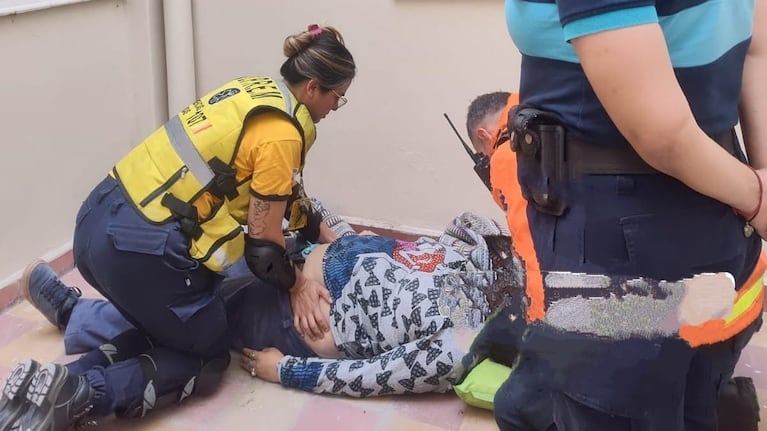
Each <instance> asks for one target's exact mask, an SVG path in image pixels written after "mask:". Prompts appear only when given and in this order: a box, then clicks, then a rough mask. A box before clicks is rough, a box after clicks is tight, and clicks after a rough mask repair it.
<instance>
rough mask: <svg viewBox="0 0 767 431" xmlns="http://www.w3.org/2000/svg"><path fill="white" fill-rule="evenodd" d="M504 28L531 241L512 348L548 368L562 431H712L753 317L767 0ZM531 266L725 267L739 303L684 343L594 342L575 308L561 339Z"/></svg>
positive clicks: (537, 6)
mask: <svg viewBox="0 0 767 431" xmlns="http://www.w3.org/2000/svg"><path fill="white" fill-rule="evenodd" d="M506 16H507V23H508V27H509V31H510V34H511V36H512V39H513V40H514V43H515V44H516V46H517V48H519V50H520V51H521V53H522V73H521V82H520V96H521V107H520V109H518V110H516V111H515V112H514V113H512V115H511V116H510V118H509V127H510V128H511V129H512V131H513V138H512V141H511V145H512V147H513V148H514V149H515V150H516V151H517V159H518V178H519V182H520V183H521V186H522V193H523V195H524V196H525V198H526V199H527V200H528V206H527V211H526V215H527V218H528V224H529V227H530V232H531V234H532V239H533V245H534V247H533V249H532V250H531V251H529V252H528V253H527V254H526V255H524V256H523V259H524V260H525V262H526V264H527V273H526V275H527V299H528V307H527V319H528V321H530V322H531V323H532V325H530V328H529V331H528V332H527V333H526V334H525V336H524V343H523V354H527V355H528V356H529V357H536V358H540V359H542V360H543V361H544V363H545V364H547V367H544V369H543V370H542V371H541V373H542V374H545V375H548V376H549V377H550V378H551V380H552V382H553V384H554V396H553V402H554V420H555V422H556V425H557V427H558V429H561V430H596V431H599V430H611V431H615V430H634V431H636V430H642V431H650V430H663V431H681V430H716V429H717V421H716V401H717V397H718V392H719V389H720V387H721V386H722V385H723V382H726V381H728V380H729V377H730V376H731V374H732V371H733V369H734V366H735V363H736V362H737V360H738V357H739V355H740V351H741V349H742V348H743V346H744V345H745V344H746V343H747V342H748V340H749V339H750V337H751V335H752V334H753V332H754V331H756V330H757V329H758V328H759V326H760V325H761V320H762V310H763V292H762V290H763V288H762V282H761V279H762V276H763V274H764V265H762V264H759V257H760V253H761V240H760V238H759V236H760V235H761V236H763V237H765V234H767V210H765V209H764V208H763V207H764V205H765V199H764V197H765V190H764V186H763V182H762V178H764V176H765V174H767V169H765V168H767V151H765V148H767V147H765V145H767V129H766V127H767V122H765V121H764V120H765V112H767V83H765V81H764V80H763V79H762V76H764V73H765V66H764V65H765V64H767V10H766V9H765V5H764V3H763V2H758V1H757V2H754V1H753V0H736V1H731V2H726V3H724V2H719V1H714V0H704V1H685V0H683V1H677V2H627V1H622V0H604V1H599V2H572V1H564V0H561V1H560V0H557V1H553V2H548V3H541V2H538V1H532V0H507V1H506ZM739 120H740V122H741V126H742V128H743V132H744V134H743V136H744V143H745V148H746V150H747V153H748V156H749V159H748V163H747V162H746V157H745V156H744V154H743V153H742V152H741V149H740V146H739V144H738V142H737V137H736V135H735V133H734V131H733V127H734V126H735V125H736V124H737V123H738V121H739ZM733 210H734V211H733ZM541 271H570V272H585V273H601V274H608V275H615V276H626V277H637V276H647V277H652V278H654V279H658V280H678V279H682V278H685V277H690V276H691V275H693V274H696V273H701V272H729V273H730V274H732V275H733V276H734V279H735V285H736V287H737V296H736V300H735V303H734V304H732V305H733V306H732V312H730V313H729V314H727V315H725V316H716V317H713V318H711V320H709V321H706V322H704V323H702V324H699V325H692V324H689V325H683V326H682V327H681V328H680V330H679V332H678V335H679V337H678V338H673V337H668V336H665V337H664V336H659V335H657V334H652V333H647V334H644V336H641V335H638V334H635V335H631V336H624V337H612V338H611V337H610V336H601V337H597V336H595V335H593V334H590V333H584V332H579V331H577V330H572V329H567V328H568V327H569V328H572V327H577V325H579V324H582V323H584V322H585V321H583V320H580V321H579V320H578V319H582V318H584V315H583V314H578V313H577V311H578V310H576V309H573V310H572V311H573V313H572V314H569V316H570V318H571V321H569V322H565V324H564V325H562V326H561V327H552V326H551V325H548V324H547V323H546V321H547V319H546V317H547V313H546V311H547V308H548V306H549V305H550V304H551V303H552V302H555V301H558V300H567V299H569V298H556V297H555V296H554V295H552V292H551V291H550V289H549V288H545V287H544V283H543V280H542V277H541ZM570 290H571V291H573V292H575V293H576V294H578V295H582V296H586V297H588V295H589V292H586V291H585V290H583V291H575V289H570ZM561 291H564V290H561ZM561 291H560V293H561ZM650 294H651V295H653V297H654V298H656V299H662V297H663V293H662V292H659V291H653V292H651V293H650ZM690 294H691V295H693V296H695V295H705V294H704V293H699V292H691V293H690ZM650 302H652V301H648V303H650ZM579 304H582V302H581V303H579ZM646 316H647V313H642V312H641V310H637V312H636V313H633V312H632V313H629V314H627V315H620V316H612V317H613V318H614V319H616V320H615V321H616V322H623V321H627V320H632V319H634V320H636V321H637V322H639V321H640V319H642V318H646ZM586 317H587V316H586ZM650 323H651V324H653V325H658V324H660V323H662V322H650ZM598 329H599V330H600V331H602V332H603V333H607V334H609V333H610V331H611V330H613V329H616V328H611V327H606V328H598ZM514 375H515V373H512V374H511V378H512V379H513V378H514Z"/></svg>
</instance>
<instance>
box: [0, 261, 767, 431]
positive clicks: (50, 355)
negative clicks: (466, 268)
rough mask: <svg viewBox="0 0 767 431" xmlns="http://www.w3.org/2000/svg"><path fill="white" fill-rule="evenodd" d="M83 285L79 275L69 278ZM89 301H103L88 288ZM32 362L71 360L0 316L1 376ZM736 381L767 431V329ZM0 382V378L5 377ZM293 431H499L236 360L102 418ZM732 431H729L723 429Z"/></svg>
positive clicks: (485, 419) (34, 315) (439, 410)
mask: <svg viewBox="0 0 767 431" xmlns="http://www.w3.org/2000/svg"><path fill="white" fill-rule="evenodd" d="M63 279H64V281H65V282H66V283H67V284H69V285H77V286H81V287H83V286H85V283H84V282H83V281H82V279H81V278H80V277H79V274H77V272H76V271H75V272H72V273H69V274H67V275H66V276H64V277H63ZM84 294H85V295H86V296H94V297H95V296H97V294H96V293H95V292H94V291H93V290H92V289H84ZM28 357H33V358H35V359H37V360H39V361H61V362H66V361H68V360H70V359H72V358H70V357H66V356H64V353H63V343H62V336H61V334H60V333H59V332H58V331H57V330H56V329H55V328H53V327H52V326H51V325H50V324H49V323H48V322H47V321H46V320H45V318H44V317H42V315H40V314H39V313H38V312H37V311H36V310H35V309H34V308H33V307H32V306H31V305H29V304H28V303H26V302H22V303H20V304H17V305H15V306H13V307H12V308H10V309H8V310H6V311H5V312H3V313H2V314H0V376H7V375H8V372H9V371H10V369H11V368H12V367H13V366H15V364H16V363H17V362H18V361H20V360H23V359H25V358H28ZM736 374H737V375H748V376H751V377H753V378H754V381H755V383H756V385H757V387H758V393H759V397H760V402H761V412H762V417H763V418H764V419H763V421H762V422H761V423H760V428H759V430H760V431H767V330H763V331H762V332H760V333H758V334H757V335H756V336H755V337H754V339H753V340H752V341H751V343H750V345H749V346H748V347H747V348H746V350H745V351H744V353H743V356H742V358H741V361H740V363H739V365H738V369H737V373H736ZM0 380H2V378H0ZM242 427H248V428H247V429H259V430H270V431H272V430H274V431H283V430H284V431H292V430H311V431H345V430H355V431H356V430H362V431H389V430H398V431H411V430H412V431H416V430H418V431H422V430H423V431H447V430H450V431H486V430H496V429H497V426H496V425H495V422H494V420H493V417H492V414H491V413H490V412H488V411H485V410H480V409H476V408H473V407H470V406H467V405H465V404H464V403H463V402H462V401H460V400H459V399H458V398H457V397H456V396H455V395H453V394H445V395H424V396H400V397H388V398H377V399H364V400H356V399H349V398H341V397H331V396H318V395H312V394H308V393H304V392H300V391H296V390H290V389H285V388H282V387H280V386H278V385H276V384H270V383H266V382H263V381H260V380H257V379H252V378H251V377H250V376H249V375H248V374H247V373H245V372H244V371H242V370H241V369H239V367H238V366H237V362H236V360H235V361H233V362H232V365H231V366H230V369H229V372H228V373H227V375H226V377H225V381H224V384H223V385H222V388H221V389H220V390H219V391H218V392H217V393H216V394H215V395H214V396H213V397H210V398H206V399H191V400H189V401H188V402H186V403H185V404H184V405H181V406H178V407H175V408H170V409H167V410H165V411H161V412H155V413H154V414H151V415H150V416H148V417H146V418H143V419H139V420H117V419H103V420H100V421H99V423H98V426H97V427H94V428H88V429H93V430H94V431H96V430H133V431H142V430H168V431H182V430H185V431H186V430H228V429H240V428H242ZM724 431H726V430H724Z"/></svg>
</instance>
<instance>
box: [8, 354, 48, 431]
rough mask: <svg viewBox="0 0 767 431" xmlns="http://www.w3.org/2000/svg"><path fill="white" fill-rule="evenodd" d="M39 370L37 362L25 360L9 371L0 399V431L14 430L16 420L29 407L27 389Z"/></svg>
mask: <svg viewBox="0 0 767 431" xmlns="http://www.w3.org/2000/svg"><path fill="white" fill-rule="evenodd" d="M39 368H40V364H39V363H38V362H37V361H35V360H34V359H27V360H26V361H23V362H20V363H19V364H18V365H16V368H14V369H13V371H11V374H10V375H9V376H8V380H6V382H5V386H3V395H2V399H0V431H9V430H12V429H14V428H15V425H16V421H17V419H18V418H19V417H20V416H21V415H22V414H23V413H24V411H25V409H26V408H27V407H28V406H29V405H28V403H27V389H28V388H29V386H30V383H31V382H32V379H33V378H34V376H35V374H37V370H38V369H39Z"/></svg>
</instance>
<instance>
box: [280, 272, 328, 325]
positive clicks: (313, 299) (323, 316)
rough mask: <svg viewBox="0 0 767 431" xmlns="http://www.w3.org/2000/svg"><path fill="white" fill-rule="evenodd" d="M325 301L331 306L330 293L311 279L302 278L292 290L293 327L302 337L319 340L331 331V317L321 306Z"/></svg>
mask: <svg viewBox="0 0 767 431" xmlns="http://www.w3.org/2000/svg"><path fill="white" fill-rule="evenodd" d="M323 300H324V301H327V303H328V304H330V292H328V290H327V289H326V288H325V286H323V285H321V284H320V283H318V282H316V281H314V280H311V279H309V278H306V277H301V279H300V280H299V281H298V282H297V283H296V286H294V287H293V288H291V289H290V305H291V306H292V307H293V325H294V326H295V328H296V331H298V333H299V334H300V335H301V336H304V337H306V336H308V337H309V338H311V339H312V340H318V339H320V338H322V336H323V334H324V333H326V332H328V331H329V330H330V316H329V314H328V313H326V312H324V310H323V309H322V307H321V306H320V301H323Z"/></svg>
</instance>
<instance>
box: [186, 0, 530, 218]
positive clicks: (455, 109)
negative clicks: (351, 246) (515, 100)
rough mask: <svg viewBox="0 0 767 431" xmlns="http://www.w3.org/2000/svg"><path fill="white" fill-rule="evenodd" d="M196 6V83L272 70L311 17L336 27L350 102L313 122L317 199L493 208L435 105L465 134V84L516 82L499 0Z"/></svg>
mask: <svg viewBox="0 0 767 431" xmlns="http://www.w3.org/2000/svg"><path fill="white" fill-rule="evenodd" d="M286 5H289V6H286ZM194 6H195V8H194V20H195V29H196V35H195V43H196V48H197V49H196V53H197V79H198V86H197V88H198V91H200V92H207V91H209V90H211V89H212V88H214V87H217V86H218V85H220V84H221V83H223V82H224V81H226V80H228V79H231V78H233V77H235V76H240V75H245V74H266V75H274V76H277V75H278V73H279V66H280V65H281V64H282V62H283V60H284V57H283V55H282V43H283V40H284V38H285V36H287V35H288V34H292V33H296V32H299V31H302V30H304V29H305V28H306V26H307V25H308V24H310V23H315V22H316V23H320V24H328V25H333V26H336V27H337V28H338V29H339V30H340V31H341V32H342V34H343V35H344V37H345V39H346V42H347V46H348V47H349V49H350V51H351V52H352V55H354V57H355V60H356V62H357V66H358V75H357V78H356V79H355V82H354V83H353V84H352V87H351V88H350V90H349V92H348V93H347V95H348V98H349V104H348V105H346V106H344V107H343V108H342V109H341V110H339V111H337V112H335V113H332V114H331V115H330V116H328V117H327V118H326V119H325V120H323V121H322V122H321V123H319V125H318V140H317V143H316V144H315V147H313V149H312V151H311V152H310V155H309V157H308V159H307V168H306V182H307V189H308V191H309V193H310V194H313V195H315V196H317V197H319V198H320V199H321V200H322V201H323V202H324V203H325V204H326V206H328V207H329V208H331V209H333V210H335V211H337V212H339V213H341V214H344V215H349V216H355V217H362V218H367V219H373V220H383V221H387V222H390V223H392V224H394V225H409V226H417V227H424V228H434V229H439V230H441V229H442V228H444V226H445V224H446V223H447V222H448V221H449V220H450V219H451V218H452V217H453V216H454V215H457V214H458V213H459V212H461V211H465V210H469V209H470V210H474V211H477V212H480V213H483V214H487V215H490V216H493V217H496V218H498V219H499V220H502V215H501V214H500V211H498V210H497V209H496V208H495V206H494V204H493V202H492V200H491V199H490V197H489V194H488V193H487V192H486V190H485V189H484V188H483V187H484V186H483V185H482V184H481V183H480V181H479V179H477V178H476V176H475V175H474V173H473V171H472V163H471V161H470V160H469V158H468V157H467V155H466V153H465V152H464V150H463V149H462V148H461V147H460V144H459V142H458V140H457V138H456V137H455V135H454V134H453V132H452V131H451V130H450V128H449V126H448V124H447V122H446V121H445V119H444V118H443V117H442V113H443V112H447V113H448V115H450V116H451V118H452V119H453V121H454V122H456V123H458V127H459V130H461V131H462V133H463V134H464V137H465V132H463V130H464V129H465V126H464V124H465V113H466V108H467V106H468V104H469V102H470V101H471V100H472V99H473V97H474V96H476V95H478V94H480V93H483V92H486V91H494V90H499V89H516V87H517V83H518V82H519V71H518V69H519V67H518V64H519V54H518V52H517V50H516V49H515V48H514V47H513V45H512V43H511V40H510V38H509V36H508V33H507V32H506V25H505V20H504V11H503V0H487V1H481V0H480V1H478V0H464V1H456V0H453V1H449V0H431V1H424V0H399V1H394V0H366V1H360V0H323V1H316V0H293V1H287V2H271V1H252V0H217V1H216V2H208V1H202V0H198V1H196V2H195V3H194ZM212 28H217V31H215V32H209V31H208V30H210V29H212Z"/></svg>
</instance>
